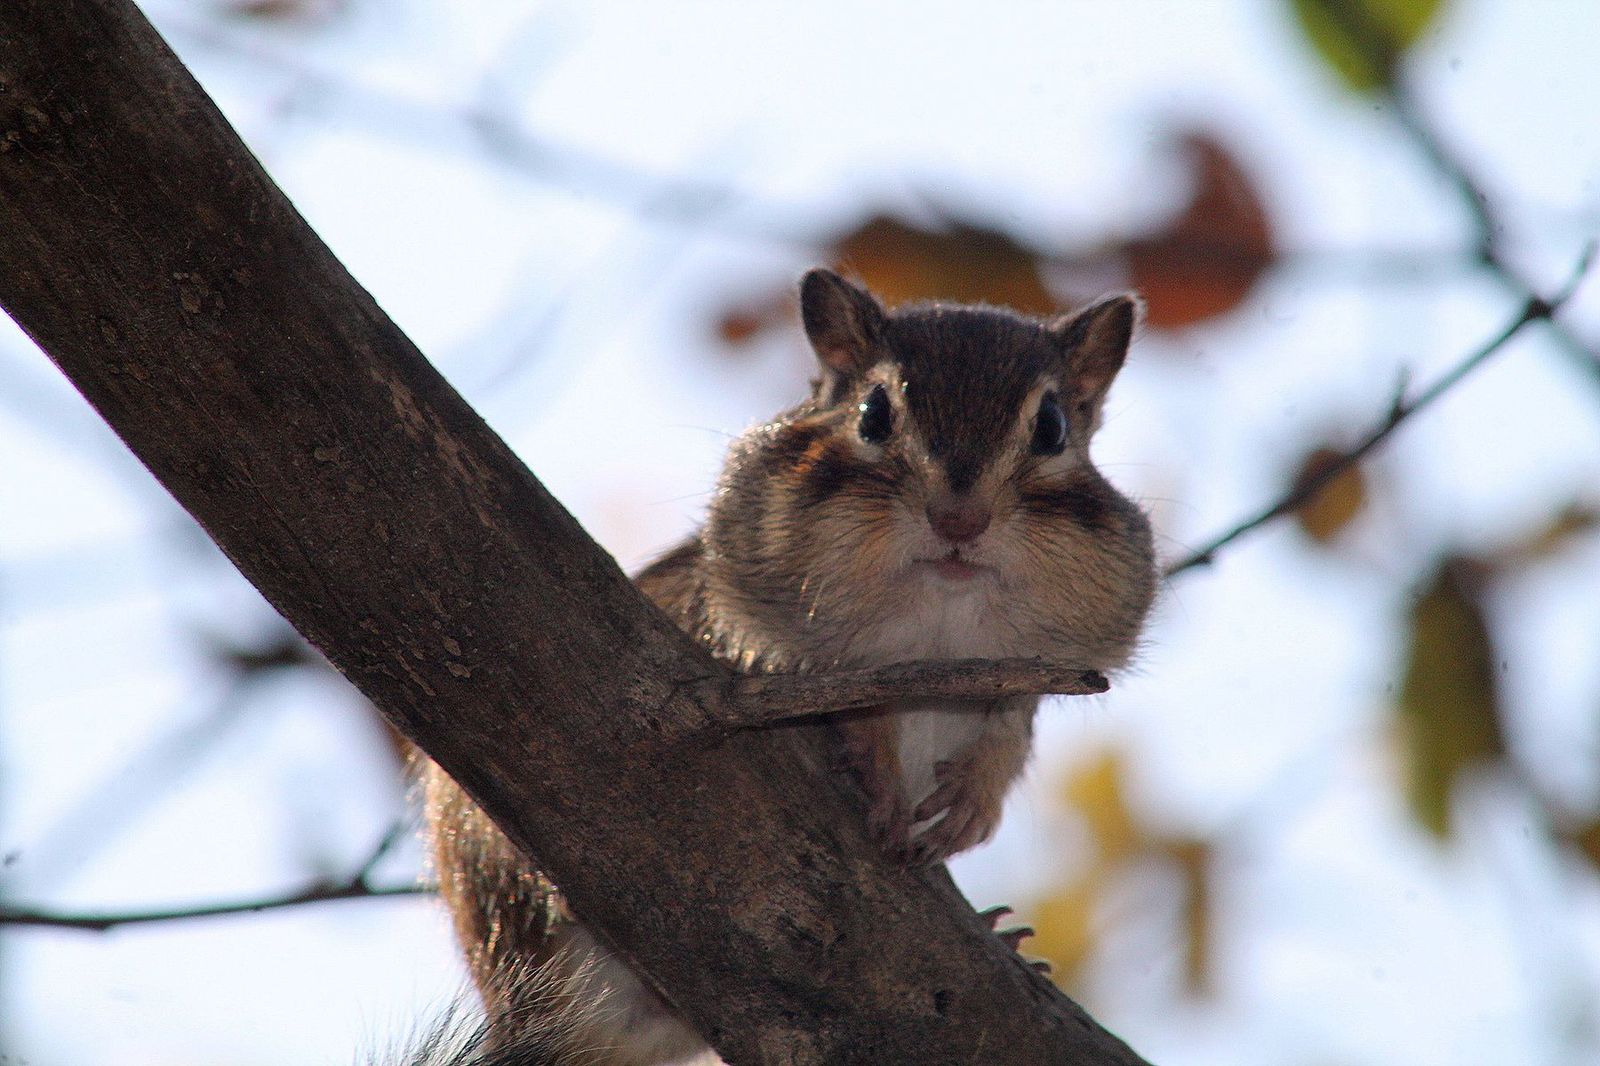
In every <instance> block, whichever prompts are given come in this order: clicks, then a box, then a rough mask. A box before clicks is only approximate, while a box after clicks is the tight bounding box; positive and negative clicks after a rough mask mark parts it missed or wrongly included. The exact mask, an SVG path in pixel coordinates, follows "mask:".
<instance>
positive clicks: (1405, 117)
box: [1322, 0, 1600, 384]
mask: <svg viewBox="0 0 1600 1066" xmlns="http://www.w3.org/2000/svg"><path fill="white" fill-rule="evenodd" d="M1322 7H1323V9H1324V10H1325V11H1326V13H1327V15H1328V17H1329V18H1330V19H1332V20H1333V21H1334V22H1335V24H1336V25H1338V27H1339V29H1340V30H1342V31H1343V32H1344V33H1345V34H1347V35H1348V37H1349V39H1350V41H1351V42H1352V43H1353V44H1354V45H1355V46H1356V47H1357V48H1358V49H1359V50H1360V51H1362V52H1364V53H1365V54H1366V56H1367V58H1368V59H1369V60H1370V61H1371V62H1372V63H1373V64H1374V69H1376V70H1378V71H1380V72H1381V74H1382V87H1381V89H1380V92H1381V94H1382V98H1383V100H1384V101H1385V102H1386V103H1387V104H1388V105H1389V111H1390V113H1391V114H1392V115H1393V116H1394V119H1395V124H1396V125H1397V126H1399V128H1400V130H1401V131H1402V132H1403V133H1404V134H1405V135H1406V138H1407V139H1408V140H1409V141H1410V142H1411V144H1412V147H1414V148H1415V149H1416V150H1417V151H1418V152H1419V153H1421V155H1422V156H1423V158H1424V159H1426V160H1427V161H1428V164H1429V165H1430V166H1431V167H1432V168H1433V169H1434V171H1435V172H1436V173H1437V174H1438V175H1439V177H1440V178H1441V179H1443V180H1444V182H1445V184H1447V185H1448V186H1450V188H1451V189H1452V190H1453V191H1454V193H1455V197H1456V199H1457V200H1458V201H1459V202H1460V203H1461V206H1462V208H1463V209H1465V211H1466V213H1467V217H1468V219H1469V220H1470V221H1471V225H1472V230H1473V236H1474V239H1475V241H1476V245H1477V248H1476V255H1475V258H1476V260H1477V262H1478V263H1479V264H1480V265H1481V266H1482V267H1484V268H1485V269H1487V270H1488V271H1489V273H1490V274H1492V275H1493V276H1494V277H1495V279H1496V280H1498V281H1499V282H1500V283H1501V284H1502V285H1503V286H1505V288H1506V289H1507V290H1508V291H1509V292H1510V293H1511V294H1512V295H1513V296H1514V297H1516V298H1517V299H1519V300H1533V299H1535V298H1536V295H1535V294H1536V291H1537V290H1536V289H1535V287H1534V286H1533V285H1532V284H1531V283H1530V282H1529V281H1528V280H1527V278H1525V277H1523V276H1522V274H1521V273H1519V272H1518V271H1517V270H1516V269H1515V268H1514V267H1512V266H1511V264H1510V263H1508V262H1507V261H1506V258H1505V256H1504V254H1503V251H1502V243H1503V238H1504V236H1505V224H1504V222H1503V221H1502V220H1501V217H1500V213H1499V211H1498V210H1497V209H1496V207H1495V205H1494V203H1493V201H1492V200H1491V198H1490V196H1489V193H1488V190H1487V188H1486V187H1485V186H1484V184H1483V182H1482V180H1481V179H1479V177H1478V176H1477V174H1476V173H1474V172H1473V169H1472V167H1471V166H1470V165H1468V163H1467V161H1466V160H1465V159H1463V158H1462V157H1461V155H1460V154H1459V153H1457V152H1456V151H1455V150H1454V149H1453V148H1451V147H1450V145H1449V144H1448V142H1447V141H1446V139H1445V137H1444V135H1443V134H1442V133H1441V132H1440V131H1439V129H1438V128H1437V127H1436V126H1435V125H1434V123H1433V121H1432V119H1430V118H1429V116H1428V115H1427V113H1426V111H1425V110H1424V109H1423V106H1422V102H1421V100H1420V99H1419V98H1418V96H1417V94H1416V91H1415V90H1414V89H1413V88H1412V85H1411V82H1410V79H1409V78H1407V76H1406V72H1405V69H1404V65H1403V63H1402V62H1401V60H1402V56H1403V52H1402V49H1401V48H1400V47H1399V46H1398V45H1397V44H1396V42H1395V41H1394V39H1393V37H1392V35H1391V34H1390V33H1389V30H1388V28H1387V27H1386V26H1384V25H1383V23H1382V22H1380V21H1379V20H1377V19H1376V18H1374V17H1373V16H1372V14H1371V12H1370V11H1369V10H1368V9H1367V8H1366V7H1365V6H1363V5H1362V4H1358V3H1350V2H1349V0H1324V2H1323V4H1322ZM1542 321H1544V322H1545V323H1546V325H1547V326H1548V327H1549V329H1550V332H1551V333H1552V335H1553V336H1554V337H1555V339H1556V341H1557V343H1558V344H1559V345H1560V346H1561V348H1562V350H1563V351H1565V352H1566V353H1567V355H1568V356H1569V357H1570V358H1571V359H1572V360H1573V361H1574V363H1575V364H1576V365H1577V366H1578V367H1579V369H1581V370H1583V371H1584V372H1585V373H1586V374H1588V375H1589V377H1590V378H1592V379H1593V380H1594V382H1595V383H1597V384H1600V355H1597V354H1596V353H1595V351H1594V347H1593V345H1591V344H1589V343H1587V342H1585V341H1584V340H1583V339H1582V338H1581V337H1579V336H1578V335H1577V334H1575V333H1573V332H1572V331H1571V330H1569V329H1568V328H1567V327H1566V326H1565V325H1564V324H1563V323H1561V322H1558V321H1556V320H1555V319H1553V318H1549V317H1546V318H1544V319H1542Z"/></svg>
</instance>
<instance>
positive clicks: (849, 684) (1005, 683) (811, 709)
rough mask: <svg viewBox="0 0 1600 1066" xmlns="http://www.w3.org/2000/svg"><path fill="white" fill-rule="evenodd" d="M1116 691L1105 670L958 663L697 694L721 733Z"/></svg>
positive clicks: (727, 686)
mask: <svg viewBox="0 0 1600 1066" xmlns="http://www.w3.org/2000/svg"><path fill="white" fill-rule="evenodd" d="M1109 687H1110V683H1109V682H1107V681H1106V679H1105V676H1104V675H1103V674H1101V673H1099V672H1098V671H1095V670H1087V669H1085V668H1083V667H1081V666H1071V665H1068V664H1064V663H1050V662H1046V661H1044V660H1043V659H955V660H952V661H949V662H906V663H893V664H891V665H889V666H880V667H875V668H873V669H868V670H838V671H833V672H829V673H818V674H741V675H737V676H733V677H713V678H707V679H705V680H704V681H701V682H699V683H698V684H697V685H696V686H695V692H696V695H697V697H698V698H700V699H704V700H706V701H707V702H708V703H715V704H717V705H720V706H721V707H722V711H721V712H720V717H718V718H717V719H716V721H715V722H714V724H713V725H712V726H711V728H712V729H715V730H719V731H721V730H729V729H752V728H760V727H763V726H771V725H777V724H779V723H782V722H789V721H793V720H795V719H797V718H810V717H814V716H817V715H826V714H834V713H837V712H840V711H853V710H859V709H861V708H864V707H873V706H876V705H878V704H881V703H883V702H884V701H886V700H890V699H907V698H911V699H958V700H973V701H984V700H996V699H1004V698H1006V697H1010V696H1042V695H1056V696H1085V695H1093V694H1095V693H1098V692H1104V691H1106V689H1107V688H1109ZM986 709H987V706H986V705H985V704H984V703H982V702H974V703H973V704H972V710H973V711H974V712H975V713H976V712H981V711H984V710H986Z"/></svg>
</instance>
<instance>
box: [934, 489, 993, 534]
mask: <svg viewBox="0 0 1600 1066" xmlns="http://www.w3.org/2000/svg"><path fill="white" fill-rule="evenodd" d="M989 518H990V513H989V508H988V507H987V506H986V505H984V504H981V503H977V502H975V501H973V500H963V499H953V500H950V499H946V500H935V501H934V502H932V503H930V504H928V524H929V525H930V526H932V527H933V531H934V532H935V533H937V534H939V536H941V537H943V538H944V539H945V540H948V541H950V542H951V543H952V544H965V543H967V541H969V540H976V539H978V534H980V533H982V532H983V531H984V530H986V529H988V528H989Z"/></svg>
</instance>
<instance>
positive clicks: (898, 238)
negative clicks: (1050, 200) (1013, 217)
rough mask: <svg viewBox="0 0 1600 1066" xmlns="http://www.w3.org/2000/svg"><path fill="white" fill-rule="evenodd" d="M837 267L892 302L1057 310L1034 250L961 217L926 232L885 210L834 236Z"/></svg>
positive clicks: (1035, 311)
mask: <svg viewBox="0 0 1600 1066" xmlns="http://www.w3.org/2000/svg"><path fill="white" fill-rule="evenodd" d="M833 250H834V256H835V257H836V260H837V263H836V265H837V266H838V268H839V269H840V270H843V271H845V272H847V273H850V274H853V275H855V276H856V277H858V278H860V279H861V280H862V281H863V282H865V283H866V286H867V288H869V289H871V290H872V291H873V292H874V293H876V294H877V295H878V297H879V299H881V300H883V302H884V303H886V304H888V305H889V306H891V307H893V306H895V305H897V304H903V303H909V302H911V301H913V300H953V301H958V302H961V303H993V304H1000V305H1002V306H1005V307H1010V308H1014V309H1016V310H1018V311H1022V312H1024V313H1026V314H1035V315H1047V314H1052V313H1054V312H1056V311H1058V310H1060V309H1061V307H1060V305H1059V304H1058V302H1057V301H1056V299H1055V297H1053V296H1051V295H1050V293H1049V292H1048V291H1047V290H1046V289H1045V287H1044V283H1043V282H1042V281H1041V280H1040V278H1039V265H1040V264H1039V255H1038V252H1036V251H1035V250H1034V249H1033V248H1030V247H1028V246H1026V245H1024V244H1021V243H1019V242H1018V241H1017V240H1016V239H1015V238H1013V237H1011V236H1010V235H1009V234H1006V233H1002V232H1000V231H999V230H995V229H990V228H988V227H985V226H981V225H973V224H970V223H967V222H963V221H960V220H959V219H951V220H950V221H949V222H948V223H947V224H946V225H945V226H943V227H941V228H937V229H930V228H927V227H923V226H919V225H916V224H914V223H911V222H907V221H905V220H903V219H899V218H894V217H892V216H889V215H878V216H875V217H873V218H870V219H868V220H867V221H866V222H864V223H862V224H861V225H860V226H859V227H857V228H856V229H855V230H852V231H851V232H849V233H846V234H843V235H842V236H840V237H837V238H835V240H834V242H833Z"/></svg>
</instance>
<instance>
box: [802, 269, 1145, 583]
mask: <svg viewBox="0 0 1600 1066" xmlns="http://www.w3.org/2000/svg"><path fill="white" fill-rule="evenodd" d="M801 310H802V315H803V318H804V321H805V327H806V333H807V335H808V337H809V338H810V340H811V344H812V347H813V348H814V349H815V350H816V354H817V359H818V361H819V362H820V364H821V366H822V377H821V378H820V379H819V380H818V381H817V383H816V395H815V400H816V402H817V403H818V404H820V405H822V406H824V407H828V408H835V409H837V408H841V407H842V408H844V409H846V410H847V411H849V410H852V409H853V413H854V423H855V424H854V431H855V440H854V441H852V442H851V444H852V445H853V447H852V449H851V450H852V451H853V453H854V454H853V456H852V458H853V460H854V462H855V464H857V465H858V472H860V473H862V474H865V473H866V471H865V469H864V468H865V467H867V466H871V467H873V468H874V469H875V471H876V472H877V473H878V474H879V475H880V477H879V478H877V479H875V480H882V477H883V476H887V477H892V478H893V479H894V480H895V481H896V482H897V483H898V484H899V486H900V487H901V489H902V490H903V491H906V492H908V493H909V494H910V495H912V496H914V497H915V498H916V499H918V500H919V501H920V502H922V504H923V510H924V513H925V515H926V518H927V524H928V530H929V532H930V533H931V534H932V539H933V541H934V542H935V543H936V545H939V546H946V545H947V546H948V547H949V548H950V556H949V557H950V559H951V560H952V562H959V560H960V558H961V553H962V549H963V546H966V545H970V544H972V543H973V542H975V541H977V540H979V539H980V538H981V537H982V536H983V535H984V533H985V532H986V531H987V530H988V529H989V528H990V526H991V525H992V524H993V522H994V519H995V513H996V510H997V509H998V508H1004V507H1006V506H1008V505H1010V506H1015V505H1018V504H1022V505H1032V506H1034V507H1044V508H1046V509H1052V508H1055V509H1059V508H1060V507H1062V506H1067V505H1068V503H1069V501H1066V500H1063V499H1061V498H1060V496H1061V494H1060V492H1059V491H1058V490H1059V489H1060V488H1061V487H1062V479H1064V478H1066V479H1068V480H1070V475H1071V473H1072V472H1073V471H1074V470H1075V469H1092V468H1089V455H1088V447H1089V439H1090V437H1091V436H1093V434H1094V432H1095V430H1096V429H1097V428H1099V425H1100V420H1101V412H1102V408H1103V406H1104V401H1105V396H1106V391H1107V390H1108V389H1109V388H1110V386H1111V382H1112V379H1113V378H1115V377H1116V374H1117V371H1118V370H1119V369H1121V367H1122V363H1123V360H1124V358H1125V357H1126V356H1127V351H1128V344H1129V342H1130V340H1131V339H1132V336H1133V329H1134V323H1135V321H1136V319H1137V316H1138V313H1139V305H1138V302H1137V301H1136V299H1135V298H1134V297H1131V296H1126V295H1119V296H1112V297H1110V298H1108V299H1105V300H1102V301H1100V302H1098V303H1096V304H1094V305H1092V306H1090V307H1089V308H1087V309H1085V310H1082V311H1079V312H1077V313H1075V314H1071V315H1065V316H1062V317H1059V318H1056V319H1052V320H1048V321H1042V322H1041V321H1035V320H1032V319H1028V318H1023V317H1021V316H1019V315H1015V314H1012V313H1011V312H1008V311H1002V310H998V309H995V308H988V307H944V306H939V305H932V306H918V307H911V308H908V309H906V310H904V311H901V312H899V313H896V314H889V313H886V312H885V311H884V309H883V308H882V307H881V306H880V305H879V304H878V302H877V301H876V300H875V299H873V297H872V296H871V294H869V293H867V292H866V291H864V290H862V289H860V288H857V287H856V286H854V285H852V284H850V283H849V282H848V281H845V280H844V279H843V278H841V277H839V276H838V275H836V274H834V273H832V272H830V271H826V270H814V271H812V272H811V273H809V274H807V275H806V277H805V281H804V282H803V283H802V286H801ZM839 458H840V459H841V462H842V461H843V457H842V456H840V457H839ZM833 474H834V472H833V471H829V470H826V469H823V470H821V471H818V475H819V478H826V477H828V476H830V475H833ZM817 487H818V489H819V490H820V489H822V488H824V487H825V486H824V485H822V484H818V486H817ZM1046 497H1049V498H1048V499H1047V498H1046ZM1080 503H1082V504H1083V506H1082V507H1080V508H1079V510H1080V511H1083V512H1084V513H1083V514H1080V515H1079V517H1085V518H1086V517H1089V515H1088V514H1087V507H1088V504H1087V503H1086V502H1084V501H1080ZM946 569H948V570H950V571H951V572H952V574H955V573H958V572H959V567H957V566H951V567H947V568H946Z"/></svg>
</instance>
